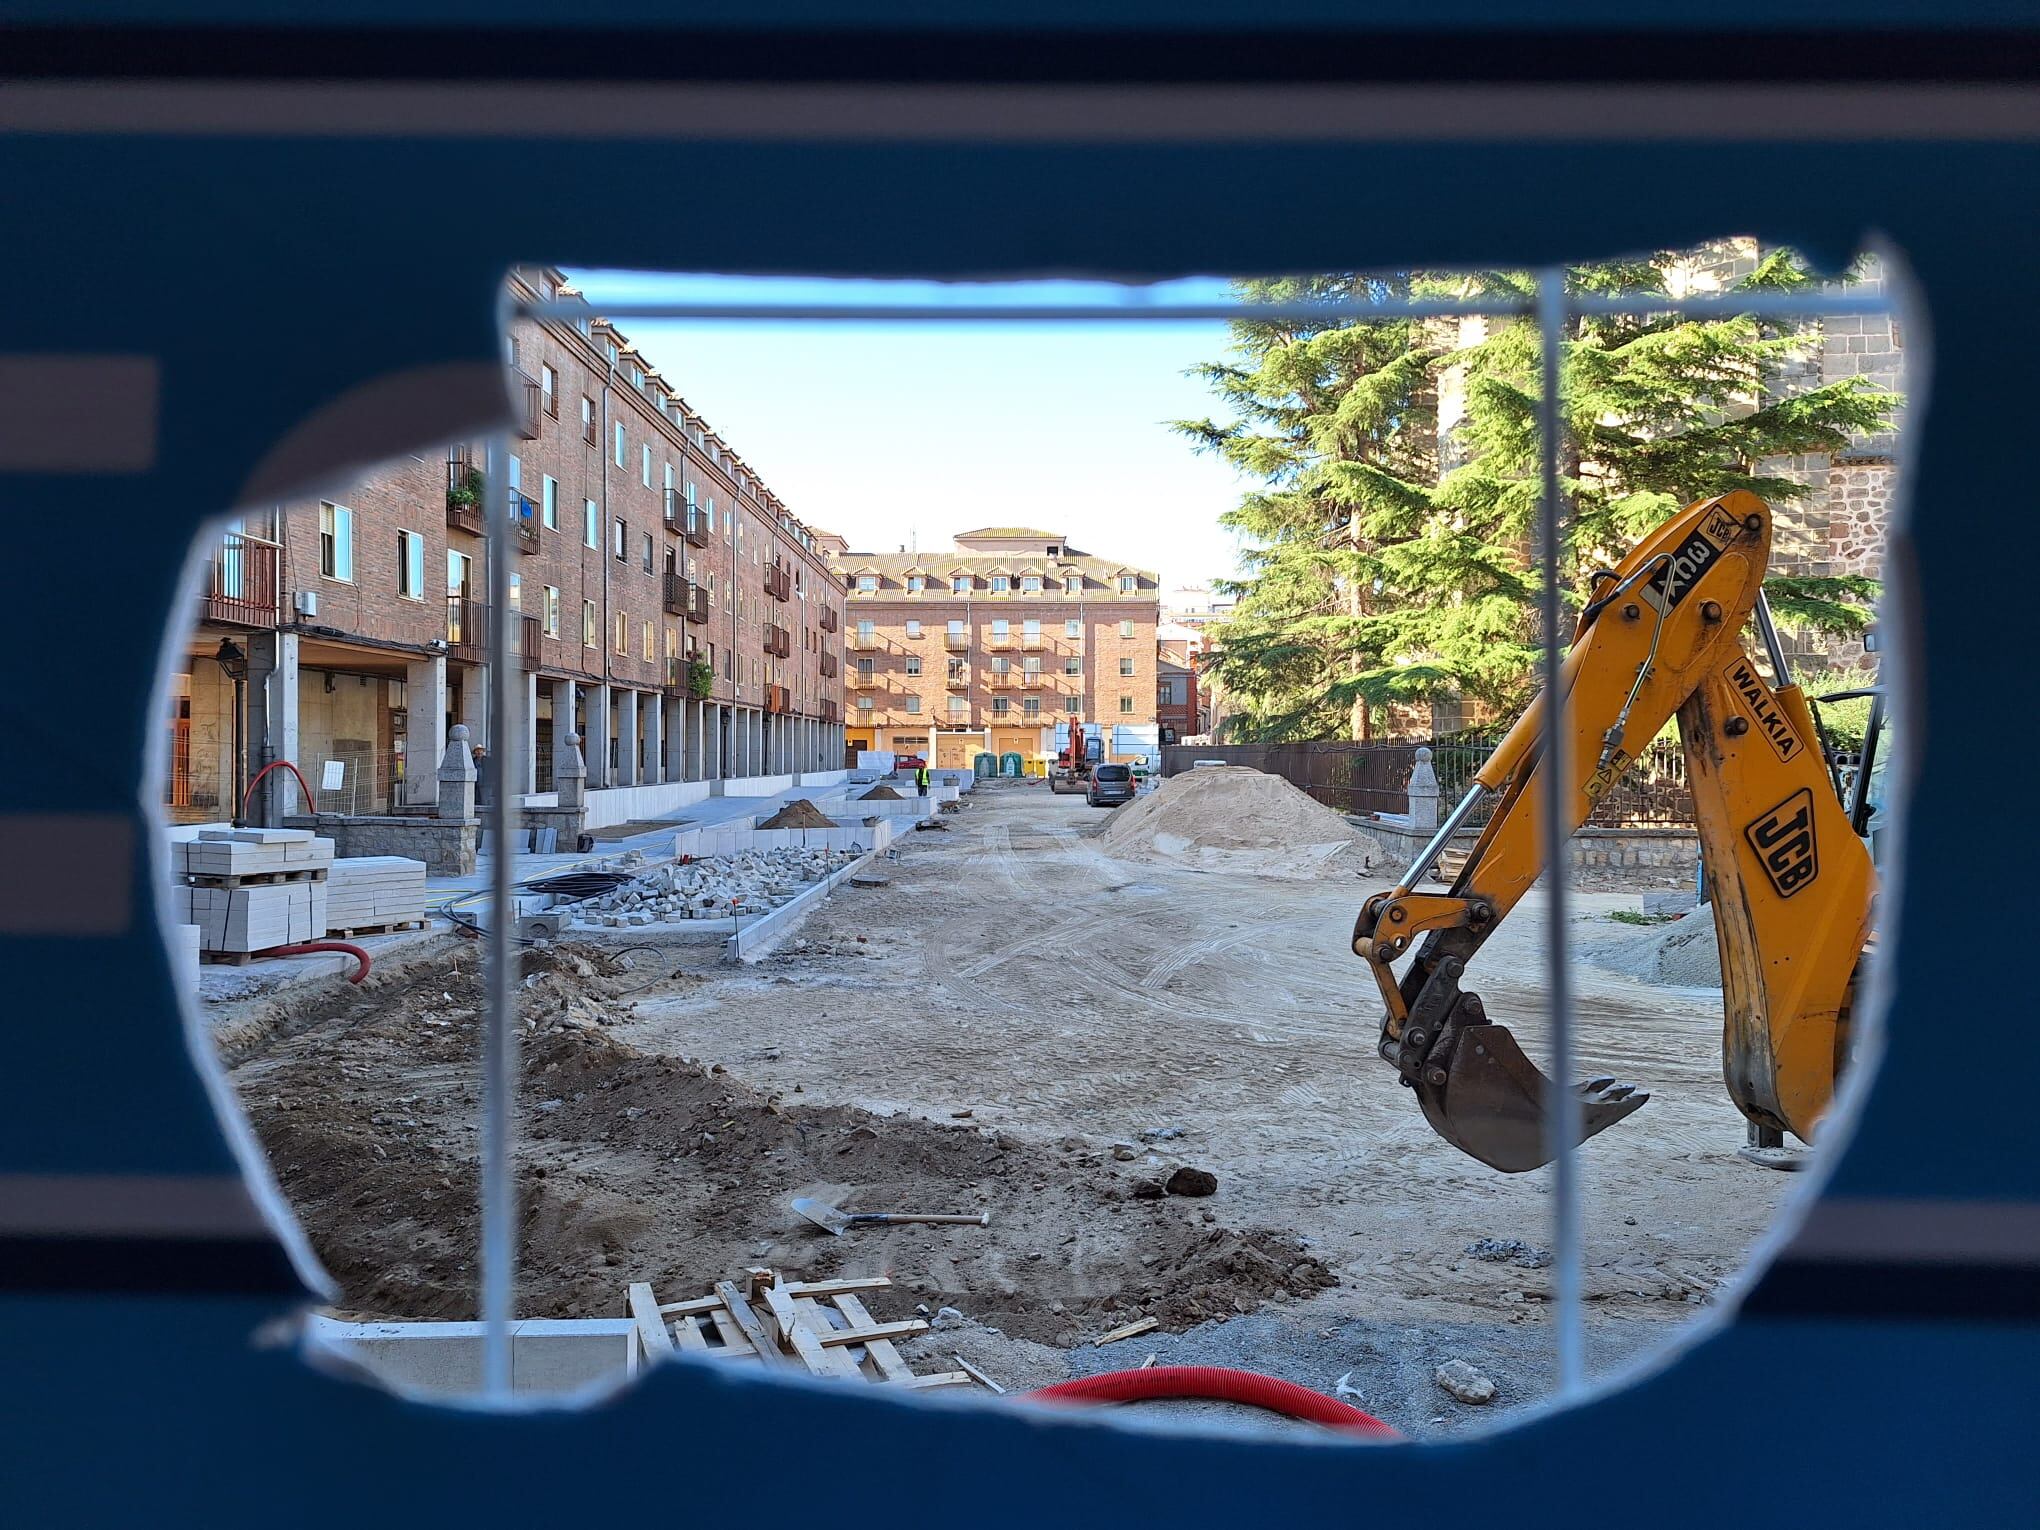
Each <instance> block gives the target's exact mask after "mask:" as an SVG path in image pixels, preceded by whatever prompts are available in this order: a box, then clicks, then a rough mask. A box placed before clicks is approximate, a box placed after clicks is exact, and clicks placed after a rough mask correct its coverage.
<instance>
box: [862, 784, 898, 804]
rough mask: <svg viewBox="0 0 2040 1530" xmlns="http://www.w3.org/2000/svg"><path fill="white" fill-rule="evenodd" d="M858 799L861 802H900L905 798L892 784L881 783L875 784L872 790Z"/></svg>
mask: <svg viewBox="0 0 2040 1530" xmlns="http://www.w3.org/2000/svg"><path fill="white" fill-rule="evenodd" d="M857 800H858V801H859V802H899V801H902V800H903V799H902V798H901V796H900V794H899V793H898V792H896V791H894V790H893V789H892V788H891V787H890V786H885V785H879V786H874V787H873V788H872V789H871V790H870V791H868V792H866V793H865V794H864V795H863V796H862V797H859V798H858V799H857Z"/></svg>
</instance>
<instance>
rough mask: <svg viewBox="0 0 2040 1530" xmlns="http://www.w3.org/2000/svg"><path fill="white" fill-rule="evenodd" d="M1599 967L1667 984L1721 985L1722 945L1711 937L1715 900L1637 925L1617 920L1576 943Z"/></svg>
mask: <svg viewBox="0 0 2040 1530" xmlns="http://www.w3.org/2000/svg"><path fill="white" fill-rule="evenodd" d="M1580 954H1581V955H1582V956H1584V957H1586V959H1587V960H1588V961H1590V962H1592V963H1593V964H1594V965H1595V966H1597V967H1606V968H1607V969H1608V970H1609V971H1610V972H1619V973H1621V974H1622V975H1623V976H1625V977H1633V978H1637V979H1639V980H1641V981H1643V982H1646V983H1657V984H1661V985H1663V986H1665V987H1668V988H1719V987H1720V986H1721V948H1720V947H1719V946H1718V945H1717V944H1716V943H1715V935H1714V905H1713V904H1711V903H1703V904H1701V905H1700V906H1699V907H1698V908H1696V909H1694V910H1693V912H1692V913H1690V914H1687V915H1686V916H1684V917H1683V918H1681V919H1676V920H1674V921H1673V922H1672V923H1670V924H1659V925H1650V926H1647V927H1645V928H1642V929H1638V928H1636V927H1634V926H1631V925H1617V926H1615V928H1614V930H1613V931H1611V932H1609V933H1605V934H1602V933H1596V934H1595V935H1593V936H1591V937H1589V938H1588V939H1586V940H1583V941H1582V942H1581V943H1580Z"/></svg>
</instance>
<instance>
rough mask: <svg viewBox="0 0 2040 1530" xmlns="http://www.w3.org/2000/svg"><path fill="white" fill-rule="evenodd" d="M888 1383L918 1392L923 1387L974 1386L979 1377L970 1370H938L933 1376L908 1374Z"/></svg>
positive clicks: (903, 1389) (904, 1390) (908, 1390)
mask: <svg viewBox="0 0 2040 1530" xmlns="http://www.w3.org/2000/svg"><path fill="white" fill-rule="evenodd" d="M887 1384H888V1385H889V1386H895V1387H898V1388H899V1389H900V1390H901V1391H903V1392H918V1391H920V1390H921V1389H922V1388H923V1387H974V1386H976V1385H977V1378H976V1377H975V1376H973V1375H971V1373H970V1372H969V1371H937V1372H935V1373H934V1374H933V1375H931V1376H908V1377H906V1378H905V1379H904V1380H900V1381H894V1382H889V1383H887Z"/></svg>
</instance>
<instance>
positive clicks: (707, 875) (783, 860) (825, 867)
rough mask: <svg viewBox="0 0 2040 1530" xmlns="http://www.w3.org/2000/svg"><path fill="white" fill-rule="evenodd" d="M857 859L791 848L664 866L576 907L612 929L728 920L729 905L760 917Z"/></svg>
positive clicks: (581, 915) (851, 854)
mask: <svg viewBox="0 0 2040 1530" xmlns="http://www.w3.org/2000/svg"><path fill="white" fill-rule="evenodd" d="M856 858H857V852H856V851H853V850H820V849H804V848H799V847H789V848H786V849H783V850H746V851H744V852H743V853H742V854H740V855H733V856H726V857H717V858H716V859H714V860H704V861H693V862H691V863H689V864H686V865H682V864H680V863H679V862H677V861H676V862H674V863H672V864H671V865H666V866H660V867H658V868H656V869H655V870H653V871H651V872H650V873H648V874H647V875H645V876H641V877H639V878H637V879H636V880H635V881H631V882H626V883H624V884H623V885H622V886H621V887H619V888H617V889H616V890H615V891H614V892H611V893H605V894H603V895H602V896H601V897H599V898H589V899H587V900H586V901H584V902H582V903H578V904H576V905H574V907H573V914H574V917H575V918H576V919H578V920H580V921H581V922H582V923H584V924H591V925H598V926H607V927H609V928H613V929H623V928H628V927H630V926H633V925H646V924H662V923H665V922H666V921H668V920H673V919H727V918H729V917H730V912H731V907H732V905H734V906H735V908H736V910H737V912H739V913H741V914H747V915H748V914H762V913H765V912H766V911H767V910H769V909H775V908H778V907H779V906H780V905H781V904H782V903H786V902H788V901H790V900H791V899H793V898H794V897H796V896H797V895H798V894H799V893H800V892H801V890H802V889H803V888H805V887H806V886H807V885H808V884H810V883H812V882H818V881H820V880H821V879H822V878H823V877H825V876H827V875H829V873H830V872H832V871H836V870H838V869H840V868H841V867H843V866H847V865H848V864H849V863H850V862H851V861H853V860H855V859H856Z"/></svg>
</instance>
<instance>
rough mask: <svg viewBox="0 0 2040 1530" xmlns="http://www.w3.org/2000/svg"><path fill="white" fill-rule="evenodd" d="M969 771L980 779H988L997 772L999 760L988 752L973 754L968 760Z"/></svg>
mask: <svg viewBox="0 0 2040 1530" xmlns="http://www.w3.org/2000/svg"><path fill="white" fill-rule="evenodd" d="M970 773H971V774H972V775H974V776H976V777H977V778H978V780H980V781H988V780H990V779H991V778H992V777H993V776H996V775H997V774H998V773H999V762H998V761H997V760H995V759H993V758H992V757H991V756H990V755H988V754H977V755H973V756H972V757H971V762H970Z"/></svg>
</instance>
